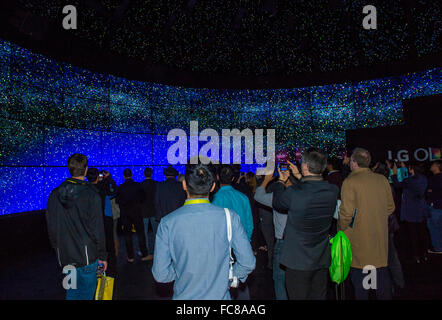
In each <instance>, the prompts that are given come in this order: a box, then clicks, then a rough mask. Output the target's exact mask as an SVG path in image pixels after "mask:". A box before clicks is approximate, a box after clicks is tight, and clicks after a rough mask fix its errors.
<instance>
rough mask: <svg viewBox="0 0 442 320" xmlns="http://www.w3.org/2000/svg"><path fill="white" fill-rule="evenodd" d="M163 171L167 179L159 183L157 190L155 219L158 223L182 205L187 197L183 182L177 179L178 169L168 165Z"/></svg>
mask: <svg viewBox="0 0 442 320" xmlns="http://www.w3.org/2000/svg"><path fill="white" fill-rule="evenodd" d="M163 173H164V175H165V176H166V180H165V181H162V182H159V183H158V184H157V189H156V192H155V219H156V221H157V222H158V223H159V222H160V221H161V219H162V218H163V217H165V216H166V215H168V214H169V213H171V212H172V211H174V210H176V209H178V208H179V207H181V206H182V205H183V204H184V201H186V198H187V196H186V193H185V191H184V189H183V186H182V184H181V183H179V182H178V181H176V176H177V175H178V171H177V170H176V169H174V168H173V167H172V166H168V167H167V168H166V169H164V172H163Z"/></svg>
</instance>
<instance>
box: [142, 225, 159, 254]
mask: <svg viewBox="0 0 442 320" xmlns="http://www.w3.org/2000/svg"><path fill="white" fill-rule="evenodd" d="M149 221H150V224H151V226H152V232H149V228H148V227H149ZM143 222H144V230H145V231H146V240H147V250H148V252H149V254H151V255H153V254H154V250H155V237H156V236H157V229H158V224H159V222H157V221H156V220H155V217H149V218H144V219H143Z"/></svg>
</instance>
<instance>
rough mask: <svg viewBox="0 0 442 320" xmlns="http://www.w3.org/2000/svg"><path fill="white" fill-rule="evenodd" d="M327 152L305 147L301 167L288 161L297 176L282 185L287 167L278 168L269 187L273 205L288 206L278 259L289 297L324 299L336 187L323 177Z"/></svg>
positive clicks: (337, 190)
mask: <svg viewBox="0 0 442 320" xmlns="http://www.w3.org/2000/svg"><path fill="white" fill-rule="evenodd" d="M326 165H327V156H326V155H325V153H324V152H322V151H321V150H319V149H316V148H310V149H308V150H307V151H306V152H305V153H304V155H303V157H302V164H301V170H302V175H301V174H300V173H299V171H298V169H297V167H296V166H295V165H293V164H290V169H291V170H290V171H291V172H292V174H293V175H294V176H295V177H296V178H298V179H301V182H300V183H299V184H297V185H293V186H290V187H288V188H286V184H287V183H288V181H289V179H288V178H289V176H290V171H280V170H279V168H278V172H279V183H276V184H275V186H274V191H273V209H275V210H277V211H278V212H286V211H287V210H288V219H287V225H286V228H285V232H284V246H283V248H282V253H281V258H280V261H279V262H280V263H281V264H282V265H284V266H286V268H287V269H286V287H287V292H288V295H289V298H290V299H291V300H307V299H309V300H325V299H326V298H327V281H328V272H329V271H328V268H329V266H330V260H331V259H330V244H329V230H330V226H331V223H332V218H333V213H334V211H335V208H336V202H337V198H338V194H339V188H338V187H337V186H335V185H333V184H330V183H328V182H327V181H324V180H323V178H322V173H323V172H324V170H325V167H326Z"/></svg>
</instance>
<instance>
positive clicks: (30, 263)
mask: <svg viewBox="0 0 442 320" xmlns="http://www.w3.org/2000/svg"><path fill="white" fill-rule="evenodd" d="M403 229H405V228H401V230H400V231H399V233H398V235H397V237H396V240H397V243H398V251H399V255H400V260H401V262H402V265H403V269H404V275H405V281H406V287H405V288H404V289H401V290H397V291H396V292H395V296H394V299H398V300H401V299H407V300H408V299H412V300H422V299H438V300H439V299H442V272H441V270H442V255H429V261H428V262H426V263H423V264H420V265H417V264H415V263H413V262H412V261H411V259H410V258H409V256H408V254H409V243H410V242H409V239H408V238H407V235H406V234H405V233H404V232H403V231H402V230H403ZM120 240H121V244H120V253H119V256H118V276H117V278H116V280H115V281H116V282H115V288H114V299H116V300H138V299H153V300H158V299H161V300H163V299H170V296H171V290H170V288H169V287H168V286H165V285H159V284H157V283H155V281H154V280H153V277H152V272H151V268H152V262H142V261H140V260H139V258H138V259H137V260H136V261H135V262H134V263H133V264H128V263H126V262H125V259H126V257H125V250H124V239H123V238H120ZM136 242H137V241H134V243H136ZM2 260H3V261H0V299H2V300H3V299H63V298H64V290H63V288H62V286H61V283H62V277H63V275H62V274H61V270H60V268H59V266H58V263H57V259H56V256H55V253H54V252H53V251H51V250H47V249H44V250H33V251H32V252H28V253H27V254H24V255H21V256H18V257H15V258H11V259H2ZM266 265H267V257H266V254H265V253H264V252H262V251H260V252H259V253H258V256H257V266H256V270H255V271H254V272H253V274H252V275H251V277H250V285H249V288H250V295H251V298H252V299H254V300H268V299H274V292H273V283H272V272H271V270H268V269H267V268H266V267H265V266H266ZM346 289H347V290H346V291H347V294H346V298H347V299H352V289H351V285H347V287H346ZM329 299H334V290H333V287H332V286H330V290H329Z"/></svg>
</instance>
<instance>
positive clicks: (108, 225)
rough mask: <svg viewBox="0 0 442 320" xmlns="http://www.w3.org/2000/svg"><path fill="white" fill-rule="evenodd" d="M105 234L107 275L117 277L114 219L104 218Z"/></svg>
mask: <svg viewBox="0 0 442 320" xmlns="http://www.w3.org/2000/svg"><path fill="white" fill-rule="evenodd" d="M103 221H104V234H105V237H106V251H107V270H106V275H108V276H110V277H114V278H115V276H116V275H117V257H116V256H115V243H114V219H113V218H112V217H106V216H105V217H104V219H103Z"/></svg>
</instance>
